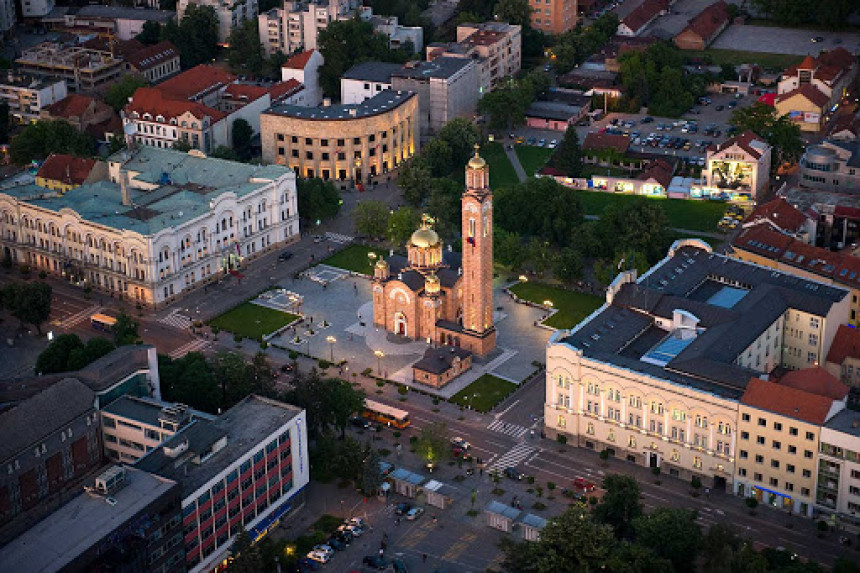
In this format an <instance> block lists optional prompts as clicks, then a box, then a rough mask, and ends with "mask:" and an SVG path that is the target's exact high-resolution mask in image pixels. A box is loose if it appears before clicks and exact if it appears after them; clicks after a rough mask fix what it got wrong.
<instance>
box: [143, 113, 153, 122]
mask: <svg viewBox="0 0 860 573" xmlns="http://www.w3.org/2000/svg"><path fill="white" fill-rule="evenodd" d="M143 119H150V120H151V119H152V114H151V113H145V114H143Z"/></svg>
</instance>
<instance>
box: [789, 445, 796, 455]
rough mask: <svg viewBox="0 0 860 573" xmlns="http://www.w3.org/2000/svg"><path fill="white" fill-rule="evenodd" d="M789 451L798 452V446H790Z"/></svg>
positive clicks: (790, 452) (791, 452)
mask: <svg viewBox="0 0 860 573" xmlns="http://www.w3.org/2000/svg"><path fill="white" fill-rule="evenodd" d="M788 453H789V454H796V453H797V448H796V447H795V446H788Z"/></svg>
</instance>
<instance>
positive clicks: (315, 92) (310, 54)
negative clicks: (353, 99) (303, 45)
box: [281, 49, 346, 107]
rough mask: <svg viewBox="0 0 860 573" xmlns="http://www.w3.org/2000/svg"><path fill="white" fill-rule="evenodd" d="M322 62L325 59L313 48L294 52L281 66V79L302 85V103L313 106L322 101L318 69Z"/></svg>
mask: <svg viewBox="0 0 860 573" xmlns="http://www.w3.org/2000/svg"><path fill="white" fill-rule="evenodd" d="M324 62H325V59H324V58H323V56H322V54H321V53H320V52H319V50H315V49H314V50H307V51H305V52H301V53H299V54H296V55H295V56H293V57H292V58H290V59H289V60H287V61H286V63H284V65H283V66H281V80H282V81H285V82H289V81H296V82H299V83H300V84H302V85H303V86H304V103H303V104H302V105H305V106H308V107H313V106H317V105H320V103H322V88H321V87H320V81H319V74H320V72H319V70H320V66H322V65H323V63H324ZM343 103H346V102H343Z"/></svg>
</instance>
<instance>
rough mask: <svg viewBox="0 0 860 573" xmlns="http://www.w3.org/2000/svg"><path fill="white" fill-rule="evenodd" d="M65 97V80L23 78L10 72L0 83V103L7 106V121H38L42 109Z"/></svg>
mask: <svg viewBox="0 0 860 573" xmlns="http://www.w3.org/2000/svg"><path fill="white" fill-rule="evenodd" d="M66 95H68V90H67V89H66V81H65V80H58V79H54V78H44V77H36V76H24V75H20V74H15V73H13V72H11V71H10V72H8V73H7V75H6V78H5V80H3V81H0V103H5V104H6V105H7V106H9V119H10V120H12V121H15V122H17V123H29V122H31V121H33V120H36V119H39V114H40V113H41V111H42V110H43V109H44V108H46V107H48V106H49V105H51V104H53V103H55V102H58V101H60V100H61V99H63V98H64V97H66Z"/></svg>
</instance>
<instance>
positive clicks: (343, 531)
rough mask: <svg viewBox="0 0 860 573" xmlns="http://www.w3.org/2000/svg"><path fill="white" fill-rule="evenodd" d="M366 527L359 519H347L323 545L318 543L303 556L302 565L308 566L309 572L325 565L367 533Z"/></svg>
mask: <svg viewBox="0 0 860 573" xmlns="http://www.w3.org/2000/svg"><path fill="white" fill-rule="evenodd" d="M367 529H368V525H367V524H366V523H365V522H364V520H363V519H361V518H360V517H353V518H351V519H347V520H346V521H344V522H343V524H342V525H340V526H338V528H337V530H336V531H334V532H333V533H332V534H331V535H330V536H329V538H328V539H327V540H326V541H325V543H320V544H317V545H315V546H314V548H313V549H311V550H310V551H309V552H308V554H307V555H306V556H305V557H306V559H305V560H304V563H305V564H306V565H309V566H310V567H309V568H310V569H311V570H314V571H315V570H316V569H315V568H314V565H316V568H319V565H320V564H322V565H325V564H326V563H328V562H329V561H331V559H332V557H334V556H335V553H336V552H337V551H344V550H346V548H347V547H349V545H350V544H351V543H352V541H353V540H354V539H355V538H356V537H361V535H362V534H363V533H364V532H365V531H367Z"/></svg>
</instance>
